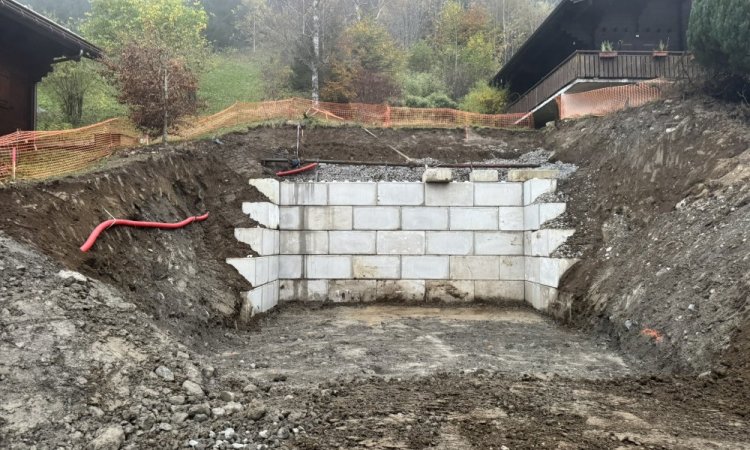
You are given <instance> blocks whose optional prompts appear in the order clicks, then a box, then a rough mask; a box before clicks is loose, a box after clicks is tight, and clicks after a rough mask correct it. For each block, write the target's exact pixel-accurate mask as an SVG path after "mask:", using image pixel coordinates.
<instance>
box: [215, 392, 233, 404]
mask: <svg viewBox="0 0 750 450" xmlns="http://www.w3.org/2000/svg"><path fill="white" fill-rule="evenodd" d="M219 398H220V399H221V400H222V401H225V402H233V401H234V394H233V393H231V392H229V391H222V392H221V393H220V394H219Z"/></svg>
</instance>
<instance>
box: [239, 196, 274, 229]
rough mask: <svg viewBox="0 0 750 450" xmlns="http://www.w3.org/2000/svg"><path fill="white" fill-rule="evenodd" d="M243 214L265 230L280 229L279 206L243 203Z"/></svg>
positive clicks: (264, 203)
mask: <svg viewBox="0 0 750 450" xmlns="http://www.w3.org/2000/svg"><path fill="white" fill-rule="evenodd" d="M242 212H243V213H245V214H247V215H248V216H249V217H250V218H251V219H252V220H254V221H256V222H258V224H259V225H261V226H263V227H265V228H271V229H273V230H275V229H278V228H279V206H278V205H275V204H273V203H270V202H255V203H243V204H242Z"/></svg>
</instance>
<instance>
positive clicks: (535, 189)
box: [523, 179, 557, 206]
mask: <svg viewBox="0 0 750 450" xmlns="http://www.w3.org/2000/svg"><path fill="white" fill-rule="evenodd" d="M556 190H557V180H546V179H533V180H528V181H525V182H524V183H523V204H524V206H526V205H530V204H532V203H534V202H535V201H536V199H538V198H539V197H541V196H542V195H544V194H547V193H549V192H555V191H556Z"/></svg>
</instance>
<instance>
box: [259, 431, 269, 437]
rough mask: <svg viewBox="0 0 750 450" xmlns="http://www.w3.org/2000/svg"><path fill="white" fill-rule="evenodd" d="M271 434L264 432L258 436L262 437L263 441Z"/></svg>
mask: <svg viewBox="0 0 750 450" xmlns="http://www.w3.org/2000/svg"><path fill="white" fill-rule="evenodd" d="M270 435H271V433H269V432H268V430H263V431H261V432H260V433H258V436H260V438H261V439H268V436H270Z"/></svg>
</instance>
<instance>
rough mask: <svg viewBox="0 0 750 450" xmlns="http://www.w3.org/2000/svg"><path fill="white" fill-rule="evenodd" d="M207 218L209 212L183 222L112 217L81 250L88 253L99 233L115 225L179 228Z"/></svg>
mask: <svg viewBox="0 0 750 450" xmlns="http://www.w3.org/2000/svg"><path fill="white" fill-rule="evenodd" d="M206 219H208V213H206V214H203V215H202V216H193V217H188V218H187V219H185V220H183V221H182V222H176V223H167V222H140V221H137V220H125V219H110V220H107V221H104V222H102V223H100V224H99V225H98V226H97V227H96V228H94V231H92V232H91V235H90V236H89V238H88V239H86V242H84V244H83V245H82V246H81V251H82V252H84V253H86V252H88V251H89V250H91V247H93V246H94V243H95V242H96V240H97V238H98V237H99V235H100V234H102V232H104V230H107V229H109V228H112V227H114V226H118V225H122V226H126V227H136V228H159V229H162V230H174V229H177V228H183V227H185V226H188V225H190V224H191V223H193V222H203V221H204V220H206Z"/></svg>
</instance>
